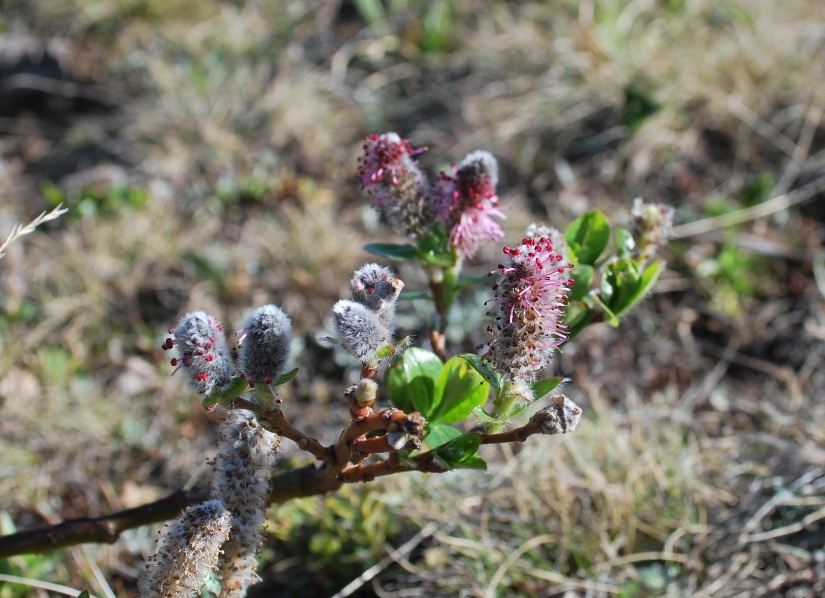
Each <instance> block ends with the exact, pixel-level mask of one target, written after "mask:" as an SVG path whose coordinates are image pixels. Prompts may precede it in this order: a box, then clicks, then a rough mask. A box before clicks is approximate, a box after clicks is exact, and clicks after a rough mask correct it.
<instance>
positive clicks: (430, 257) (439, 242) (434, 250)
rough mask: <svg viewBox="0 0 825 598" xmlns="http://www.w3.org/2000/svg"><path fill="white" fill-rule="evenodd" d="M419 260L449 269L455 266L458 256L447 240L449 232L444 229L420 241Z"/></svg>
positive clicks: (441, 228) (439, 229) (440, 228)
mask: <svg viewBox="0 0 825 598" xmlns="http://www.w3.org/2000/svg"><path fill="white" fill-rule="evenodd" d="M417 259H419V260H420V261H422V262H425V263H428V264H433V265H435V266H441V267H442V268H449V267H450V266H454V265H455V262H456V259H457V256H456V252H455V250H454V249H453V248H452V247H451V246H450V244H449V241H448V240H447V231H446V230H444V229H443V227H439V228H437V229H436V230H435V231H434V232H432V233H431V234H429V235H427V236H426V237H423V238H422V239H420V240H419V241H418V255H417Z"/></svg>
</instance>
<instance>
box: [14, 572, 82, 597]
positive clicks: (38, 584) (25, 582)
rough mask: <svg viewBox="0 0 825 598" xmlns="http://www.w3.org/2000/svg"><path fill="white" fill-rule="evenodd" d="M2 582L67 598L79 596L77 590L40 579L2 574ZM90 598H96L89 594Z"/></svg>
mask: <svg viewBox="0 0 825 598" xmlns="http://www.w3.org/2000/svg"><path fill="white" fill-rule="evenodd" d="M0 581H4V582H6V583H16V584H19V585H21V586H28V587H30V588H37V589H39V590H44V591H47V592H56V593H58V594H65V595H66V596H77V590H75V589H74V588H70V587H69V586H62V585H59V584H56V583H51V582H48V581H40V580H39V579H29V578H27V577H18V576H17V575H5V574H0ZM89 598H96V597H95V596H94V594H89Z"/></svg>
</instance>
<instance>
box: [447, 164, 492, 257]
mask: <svg viewBox="0 0 825 598" xmlns="http://www.w3.org/2000/svg"><path fill="white" fill-rule="evenodd" d="M497 184H498V163H497V162H496V159H495V158H494V157H493V156H492V154H490V153H488V152H484V151H476V152H473V153H471V154H469V155H467V157H465V158H464V160H463V161H462V162H461V164H459V165H458V166H457V167H454V172H453V174H452V175H448V174H446V173H444V172H442V173H441V174H440V175H439V178H438V181H437V182H436V184H435V189H436V191H435V197H436V200H435V209H436V214H437V217H438V219H439V220H440V221H441V222H443V223H444V224H445V225H446V226H447V227H448V229H449V231H450V232H449V235H450V236H449V239H450V243H451V244H452V245H453V247H455V248H456V251H457V252H458V253H459V255H462V256H464V257H467V258H472V257H473V256H474V255H475V252H476V251H477V249H478V246H479V244H480V243H481V242H482V241H487V240H489V241H497V240H499V239H501V238H502V237H503V236H504V232H503V231H502V230H501V227H500V226H499V224H498V222H496V220H495V218H499V219H503V218H505V214H504V212H503V211H502V210H500V209H499V198H498V195H497V194H496V185H497Z"/></svg>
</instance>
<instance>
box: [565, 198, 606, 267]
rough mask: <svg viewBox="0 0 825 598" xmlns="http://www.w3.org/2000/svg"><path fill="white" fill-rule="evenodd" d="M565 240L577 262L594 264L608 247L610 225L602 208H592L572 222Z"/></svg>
mask: <svg viewBox="0 0 825 598" xmlns="http://www.w3.org/2000/svg"><path fill="white" fill-rule="evenodd" d="M564 240H565V242H566V243H567V247H568V249H569V250H570V252H571V253H572V254H573V256H575V261H576V263H577V264H588V265H590V266H592V265H593V264H595V263H596V260H597V259H599V256H600V255H601V254H602V251H604V248H605V247H607V242H608V241H609V240H610V225H609V224H608V223H607V218H606V217H605V215H604V214H603V213H602V212H601V211H600V210H591V211H590V212H585V213H584V214H582V215H581V216H579V217H578V218H576V219H575V220H574V221H573V222H571V223H570V226H568V227H567V232H565V234H564Z"/></svg>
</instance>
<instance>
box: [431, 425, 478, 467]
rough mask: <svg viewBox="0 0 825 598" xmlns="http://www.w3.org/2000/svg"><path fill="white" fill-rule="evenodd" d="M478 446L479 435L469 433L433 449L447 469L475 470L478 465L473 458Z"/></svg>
mask: <svg viewBox="0 0 825 598" xmlns="http://www.w3.org/2000/svg"><path fill="white" fill-rule="evenodd" d="M480 446H481V434H478V433H476V432H470V433H468V434H464V435H463V436H459V437H458V438H455V439H453V440H451V441H450V442H448V443H447V444H442V445H441V446H439V447H438V448H436V449H435V454H436V457H438V458H439V459H440V460H441V461H443V462H444V463H446V464H447V465H448V466H449V467H469V468H472V469H476V468H477V466H478V465H479V464H478V462H477V461H476V460H474V459H473V457H474V456H475V454H476V451H477V450H478V447H480ZM485 467H486V464H485Z"/></svg>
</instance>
